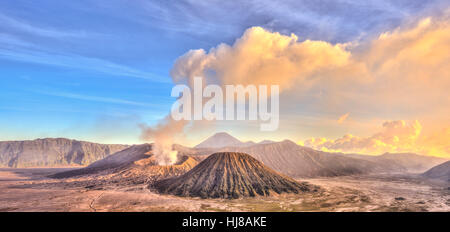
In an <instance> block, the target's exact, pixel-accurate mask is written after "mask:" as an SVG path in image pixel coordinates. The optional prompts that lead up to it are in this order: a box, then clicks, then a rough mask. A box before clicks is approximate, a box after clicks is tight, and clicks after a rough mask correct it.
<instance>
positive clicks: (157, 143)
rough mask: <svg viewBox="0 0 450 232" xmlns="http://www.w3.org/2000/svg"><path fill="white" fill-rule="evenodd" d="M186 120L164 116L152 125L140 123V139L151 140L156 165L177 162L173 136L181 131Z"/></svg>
mask: <svg viewBox="0 0 450 232" xmlns="http://www.w3.org/2000/svg"><path fill="white" fill-rule="evenodd" d="M185 125H186V121H183V120H180V121H175V120H173V119H172V118H171V117H170V115H168V116H166V117H165V118H164V119H163V120H162V121H161V122H159V123H158V124H157V125H156V126H154V127H149V126H147V125H143V124H141V125H140V127H141V129H142V134H141V139H143V140H145V141H153V143H154V144H153V146H152V150H153V154H154V157H155V160H156V162H157V163H158V165H173V164H175V163H176V162H177V159H178V152H177V151H175V150H173V144H174V138H175V137H177V136H179V135H180V134H182V133H183V128H184V126H185Z"/></svg>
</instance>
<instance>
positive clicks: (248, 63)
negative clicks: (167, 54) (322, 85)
mask: <svg viewBox="0 0 450 232" xmlns="http://www.w3.org/2000/svg"><path fill="white" fill-rule="evenodd" d="M352 63H353V62H352V61H351V55H350V53H349V52H348V51H346V50H345V46H344V45H342V44H336V45H333V44H330V43H327V42H324V41H311V40H306V41H303V42H300V41H298V37H297V36H296V35H294V34H291V35H290V36H286V35H281V34H280V33H278V32H270V31H267V30H265V29H263V28H261V27H252V28H249V29H247V30H246V31H245V33H244V34H243V35H242V37H241V38H239V39H237V40H236V41H235V43H234V44H233V45H232V46H229V45H227V44H220V45H218V46H217V47H215V48H212V49H211V50H210V51H209V52H206V51H204V50H203V49H199V50H191V51H189V52H188V53H186V54H185V55H183V56H181V57H180V58H178V60H177V61H176V63H175V65H174V67H173V69H172V71H171V76H172V78H173V80H174V82H175V83H179V82H183V81H186V80H187V81H188V82H191V81H192V78H193V77H196V76H201V77H205V79H207V80H215V81H219V82H220V83H221V84H242V85H248V84H254V85H259V84H266V85H273V84H278V85H280V86H281V89H286V88H290V87H293V85H292V83H293V81H294V80H295V81H298V80H306V79H308V78H313V77H314V76H318V75H323V74H331V72H333V71H334V70H336V69H346V68H350V67H348V66H349V65H352ZM211 71H213V72H211Z"/></svg>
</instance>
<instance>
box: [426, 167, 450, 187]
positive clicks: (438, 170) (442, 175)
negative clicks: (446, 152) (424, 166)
mask: <svg viewBox="0 0 450 232" xmlns="http://www.w3.org/2000/svg"><path fill="white" fill-rule="evenodd" d="M422 175H423V176H424V177H427V178H431V179H438V180H442V181H446V182H450V161H447V162H445V163H443V164H439V165H437V166H435V167H433V168H431V169H430V170H428V171H426V172H425V173H423V174H422ZM449 188H450V186H449Z"/></svg>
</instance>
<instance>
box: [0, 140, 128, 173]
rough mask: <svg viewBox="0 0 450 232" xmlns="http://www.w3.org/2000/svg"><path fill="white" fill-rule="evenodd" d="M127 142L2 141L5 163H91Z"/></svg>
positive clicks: (1, 161)
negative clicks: (120, 143) (119, 143)
mask: <svg viewBox="0 0 450 232" xmlns="http://www.w3.org/2000/svg"><path fill="white" fill-rule="evenodd" d="M127 147H128V146H127V145H117V144H98V143H90V142H84V141H77V140H70V139H64V138H46V139H36V140H27V141H4V142H0V166H1V167H14V168H20V167H54V166H70V165H88V164H90V163H92V162H95V161H97V160H100V159H103V158H105V157H107V156H108V155H110V154H113V153H115V152H118V151H120V150H123V149H125V148H127Z"/></svg>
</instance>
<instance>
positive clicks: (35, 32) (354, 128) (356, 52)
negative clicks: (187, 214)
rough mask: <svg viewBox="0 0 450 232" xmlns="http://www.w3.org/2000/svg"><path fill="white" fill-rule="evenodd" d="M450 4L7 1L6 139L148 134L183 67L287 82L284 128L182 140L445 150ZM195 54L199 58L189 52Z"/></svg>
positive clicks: (230, 79)
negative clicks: (146, 128) (145, 131)
mask: <svg viewBox="0 0 450 232" xmlns="http://www.w3.org/2000/svg"><path fill="white" fill-rule="evenodd" d="M449 7H450V4H449V3H448V2H447V1H439V0H435V1H419V0H408V1H407V0H404V1H381V0H372V1H354V0H338V1H331V0H330V1H266V0H259V1H251V0H250V1H214V0H212V1H192V0H191V1H170V0H168V1H144V0H136V1H125V0H109V1H90V0H79V1H57V0H42V1H38V2H37V1H32V0H28V1H25V0H16V1H3V2H1V3H0V22H1V23H0V140H25V139H36V138H43V137H67V138H72V139H79V140H87V141H93V142H100V143H126V144H135V143H142V142H144V141H143V140H142V139H141V137H142V136H141V127H140V125H143V124H145V125H149V126H152V125H156V124H157V123H158V122H160V120H161V119H163V118H164V117H165V116H166V115H167V113H168V112H169V111H170V108H171V106H172V103H173V102H174V101H175V100H176V99H174V98H172V97H170V93H171V89H172V87H173V86H174V84H176V80H178V79H180V78H181V79H183V78H185V79H189V78H191V77H190V74H191V73H197V74H198V73H199V74H202V75H204V76H206V78H218V79H220V80H221V81H222V82H223V83H230V84H236V83H242V82H244V83H258V84H280V85H281V88H282V91H281V97H280V100H281V106H280V107H281V109H280V110H281V115H280V120H281V122H280V128H279V130H278V131H276V132H270V133H269V132H267V133H262V132H260V131H259V130H257V125H255V124H253V123H239V122H227V123H224V122H217V123H214V125H196V126H195V128H187V129H186V134H185V135H184V136H183V138H182V140H183V141H182V142H181V141H180V143H183V144H187V145H195V144H196V143H198V142H199V141H200V140H202V139H204V138H206V137H208V136H209V135H211V134H212V133H214V132H217V131H227V132H230V133H231V134H232V135H234V136H236V137H238V138H240V139H242V140H254V141H260V140H263V139H273V140H283V139H286V138H287V139H291V140H293V141H296V142H298V143H300V144H303V145H307V146H311V147H314V148H316V149H321V150H326V151H343V152H359V153H368V154H378V153H382V152H418V153H423V154H429V155H437V156H445V157H450V146H449V142H447V141H450V139H449V138H450V129H449V128H450V117H449V110H448V109H450V99H449V95H448V93H447V89H448V87H450V83H449V82H450V81H449V71H448V70H449V55H448V53H449V52H448V51H449V50H448V49H449V46H448V45H447V44H449V43H448V42H449V38H450V36H449V35H450V33H449V28H450V27H449V22H450V20H449V15H450V13H449V12H450V10H449V9H450V8H449ZM269 44H270V46H269ZM251 48H258V49H259V51H260V53H258V52H252V51H253V50H251ZM267 57H269V58H267ZM196 59H197V60H200V61H202V62H203V64H204V66H202V67H194V66H192V65H189V64H191V63H189V62H190V61H192V60H196ZM211 60H215V61H211ZM258 65H259V66H258ZM237 67H239V68H237ZM254 67H264V68H263V69H259V70H258V69H256V70H255V68H254ZM208 70H213V71H214V72H215V73H216V74H215V76H214V77H208V75H209V74H208V73H209V72H208ZM236 70H238V71H236ZM239 70H244V71H245V72H243V73H239ZM248 73H253V75H252V76H248ZM183 74H184V75H183ZM177 75H178V76H177ZM255 76H256V77H255ZM275 76H276V77H275Z"/></svg>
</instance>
